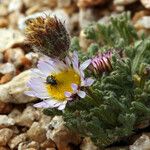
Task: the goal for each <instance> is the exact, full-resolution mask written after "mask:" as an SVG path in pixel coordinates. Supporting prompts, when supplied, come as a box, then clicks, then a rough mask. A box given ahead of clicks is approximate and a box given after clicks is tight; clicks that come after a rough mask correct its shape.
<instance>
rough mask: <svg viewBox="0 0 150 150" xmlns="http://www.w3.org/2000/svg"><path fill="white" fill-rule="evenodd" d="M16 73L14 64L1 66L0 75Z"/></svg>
mask: <svg viewBox="0 0 150 150" xmlns="http://www.w3.org/2000/svg"><path fill="white" fill-rule="evenodd" d="M12 72H15V66H14V65H13V64H12V63H5V64H1V65H0V73H1V74H6V73H12Z"/></svg>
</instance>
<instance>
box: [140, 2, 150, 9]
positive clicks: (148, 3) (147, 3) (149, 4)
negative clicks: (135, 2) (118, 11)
mask: <svg viewBox="0 0 150 150" xmlns="http://www.w3.org/2000/svg"><path fill="white" fill-rule="evenodd" d="M140 1H141V3H142V4H143V6H144V7H145V8H147V9H150V1H149V0H140Z"/></svg>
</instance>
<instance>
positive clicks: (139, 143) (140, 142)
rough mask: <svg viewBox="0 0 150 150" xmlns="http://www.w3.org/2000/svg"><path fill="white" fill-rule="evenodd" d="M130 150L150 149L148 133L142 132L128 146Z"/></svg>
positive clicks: (149, 135)
mask: <svg viewBox="0 0 150 150" xmlns="http://www.w3.org/2000/svg"><path fill="white" fill-rule="evenodd" d="M129 149H130V150H150V134H143V135H142V136H141V137H140V138H138V139H137V140H136V141H135V142H134V143H133V145H131V146H130V148H129Z"/></svg>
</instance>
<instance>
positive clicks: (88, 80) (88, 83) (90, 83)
mask: <svg viewBox="0 0 150 150" xmlns="http://www.w3.org/2000/svg"><path fill="white" fill-rule="evenodd" d="M94 81H95V80H94V79H92V78H87V79H85V80H84V86H91V85H92V84H93V83H94Z"/></svg>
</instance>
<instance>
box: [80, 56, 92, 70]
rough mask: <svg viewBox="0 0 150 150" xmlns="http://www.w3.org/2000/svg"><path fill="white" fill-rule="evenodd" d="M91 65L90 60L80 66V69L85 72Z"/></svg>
mask: <svg viewBox="0 0 150 150" xmlns="http://www.w3.org/2000/svg"><path fill="white" fill-rule="evenodd" d="M90 63H91V59H88V60H86V61H85V62H84V63H82V64H81V66H80V69H81V70H85V69H86V68H87V67H88V66H89V65H90Z"/></svg>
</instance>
